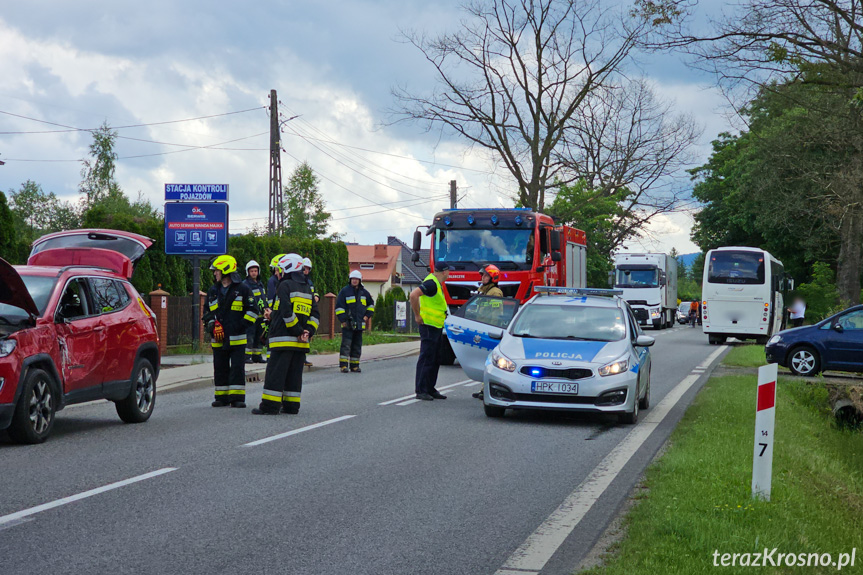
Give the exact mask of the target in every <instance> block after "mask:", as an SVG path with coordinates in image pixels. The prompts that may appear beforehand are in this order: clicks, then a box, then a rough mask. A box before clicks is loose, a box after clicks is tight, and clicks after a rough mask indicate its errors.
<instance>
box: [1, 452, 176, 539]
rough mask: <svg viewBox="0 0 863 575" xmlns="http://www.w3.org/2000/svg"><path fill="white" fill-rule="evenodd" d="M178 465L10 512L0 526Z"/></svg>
mask: <svg viewBox="0 0 863 575" xmlns="http://www.w3.org/2000/svg"><path fill="white" fill-rule="evenodd" d="M176 470H177V468H176V467H165V468H163V469H157V470H156V471H151V472H150V473H145V474H143V475H138V476H136V477H130V478H129V479H124V480H122V481H117V482H116V483H109V484H108V485H103V486H102V487H97V488H96V489H90V490H89V491H83V492H81V493H77V494H75V495H70V496H69V497H64V498H63V499H57V500H56V501H51V502H50V503H43V504H42V505H37V506H36V507H31V508H29V509H24V510H22V511H18V512H16V513H10V514H9V515H4V516H2V517H0V528H3V527H4V526H5V525H8V524H19V523H23V521H22V520H23V519H25V518H26V517H29V516H31V515H36V514H37V513H41V512H43V511H48V510H49V509H54V508H55V507H61V506H63V505H68V504H70V503H74V502H76V501H80V500H82V499H87V498H88V497H93V496H94V495H99V494H100V493H105V492H106V491H111V490H113V489H119V488H120V487H125V486H127V485H132V484H133V483H138V482H139V481H144V480H146V479H151V478H153V477H158V476H159V475H164V474H166V473H170V472H172V471H176Z"/></svg>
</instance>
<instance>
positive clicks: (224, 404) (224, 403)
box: [210, 399, 230, 407]
mask: <svg viewBox="0 0 863 575" xmlns="http://www.w3.org/2000/svg"><path fill="white" fill-rule="evenodd" d="M210 405H212V406H213V407H228V406H229V405H230V404H229V403H228V402H227V401H222V400H221V399H217V400H216V401H214V402H213V403H211V404H210Z"/></svg>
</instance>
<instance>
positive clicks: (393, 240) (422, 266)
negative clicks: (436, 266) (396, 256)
mask: <svg viewBox="0 0 863 575" xmlns="http://www.w3.org/2000/svg"><path fill="white" fill-rule="evenodd" d="M387 244H389V245H391V246H398V247H399V248H401V258H402V276H403V277H402V283H403V284H421V283H422V282H423V280H424V279H425V278H426V276H427V275H428V274H429V270H428V266H427V265H426V264H427V263H428V261H429V255H430V250H420V251H419V254H420V262H423V263H420V262H417V263H414V262H412V261H411V254H412V253H413V250H412V249H411V248H410V247H409V246H408V245H407V244H406V243H404V242H403V241H401V240H400V239H398V238H397V237H395V236H389V237H388V238H387Z"/></svg>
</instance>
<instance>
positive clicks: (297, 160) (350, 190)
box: [282, 150, 425, 219]
mask: <svg viewBox="0 0 863 575" xmlns="http://www.w3.org/2000/svg"><path fill="white" fill-rule="evenodd" d="M282 151H283V152H285V153H286V154H287V155H288V156H290V157H291V158H293V160H294V161H295V162H297V163H298V164H301V163H302V162H301V161H300V159H299V158H297V157H296V156H294V155H293V154H291V153H290V152H288V151H287V150H282ZM316 173H317V174H318V175H319V176H321V177H322V178H323V179H325V180H327V181H328V182H330V183H332V184H335V185H336V186H338V187H340V188H342V189H343V190H345V191H346V192H348V193H349V194H353V195H355V196H357V197H358V198H361V199H363V200H365V201H367V202H371V203H373V204H375V205H376V206H381V207H384V206H385V204H382V203H379V202H376V201H374V200H371V199H369V198H367V197H365V196H363V195H362V194H358V193H357V192H355V191H353V190H352V189H350V188H348V187H347V186H344V185H342V184H340V183H338V182H337V181H335V180H334V179H332V178H329V177H327V176H326V175H325V174H323V173H321V172H319V171H316ZM389 211H391V212H399V213H403V214H405V215H407V216H410V217H412V218H421V216H417V215H415V214H410V213H408V212H401V211H400V210H398V209H396V208H390V209H389ZM422 219H425V218H422Z"/></svg>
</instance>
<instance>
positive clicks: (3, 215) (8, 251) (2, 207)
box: [0, 192, 19, 263]
mask: <svg viewBox="0 0 863 575" xmlns="http://www.w3.org/2000/svg"><path fill="white" fill-rule="evenodd" d="M18 250H19V243H18V238H17V236H16V234H15V218H14V216H13V215H12V210H10V209H9V204H7V203H6V194H4V193H3V192H0V258H3V259H4V260H6V261H9V262H10V263H17V261H16V260H17V259H18Z"/></svg>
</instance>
